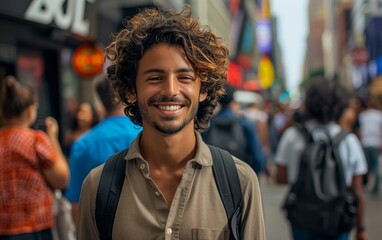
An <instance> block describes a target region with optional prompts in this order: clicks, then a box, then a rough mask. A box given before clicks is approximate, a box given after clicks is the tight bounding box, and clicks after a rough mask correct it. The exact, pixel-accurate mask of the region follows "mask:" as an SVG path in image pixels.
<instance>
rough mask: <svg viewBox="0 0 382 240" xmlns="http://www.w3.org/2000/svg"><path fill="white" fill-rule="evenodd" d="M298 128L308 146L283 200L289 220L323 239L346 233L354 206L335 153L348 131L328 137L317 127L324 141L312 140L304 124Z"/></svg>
mask: <svg viewBox="0 0 382 240" xmlns="http://www.w3.org/2000/svg"><path fill="white" fill-rule="evenodd" d="M297 129H298V130H299V131H300V133H301V134H302V135H303V136H304V138H305V140H306V143H307V145H306V147H305V149H304V150H303V153H302V155H301V157H300V164H299V167H300V168H299V173H298V178H297V180H296V182H295V183H294V184H292V186H291V188H290V190H289V192H288V193H287V196H286V198H285V200H284V203H283V209H284V210H285V211H286V214H287V217H288V219H289V221H290V222H291V223H292V225H295V226H297V227H300V228H302V229H305V230H309V231H312V232H315V233H317V234H320V235H323V236H326V238H330V237H336V236H338V235H339V234H341V233H344V232H349V231H350V230H351V229H352V227H353V226H354V225H355V222H356V215H357V208H356V202H355V198H354V197H353V194H352V193H351V191H350V189H348V188H347V186H346V181H345V176H344V170H343V166H342V161H341V159H340V156H339V152H338V145H339V143H340V142H341V140H343V139H344V137H345V136H346V135H347V134H348V133H347V132H344V131H341V132H340V133H339V134H337V135H336V136H335V137H333V138H331V137H330V135H329V133H328V131H327V129H325V128H320V129H322V132H323V133H324V134H325V135H326V137H327V140H326V141H325V140H314V139H313V137H312V135H311V132H309V131H308V130H307V129H306V127H304V126H303V125H299V126H297ZM315 130H316V129H315ZM326 238H325V239H326Z"/></svg>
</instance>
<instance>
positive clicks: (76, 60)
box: [72, 43, 104, 78]
mask: <svg viewBox="0 0 382 240" xmlns="http://www.w3.org/2000/svg"><path fill="white" fill-rule="evenodd" d="M103 58H104V57H103V52H102V50H101V49H100V48H99V47H98V46H97V45H95V44H89V43H88V44H83V45H81V46H79V47H78V48H76V50H74V53H73V58H72V65H73V68H74V70H75V72H76V73H77V74H78V75H79V76H81V77H85V78H91V77H95V76H96V75H98V74H99V73H101V72H102V69H103Z"/></svg>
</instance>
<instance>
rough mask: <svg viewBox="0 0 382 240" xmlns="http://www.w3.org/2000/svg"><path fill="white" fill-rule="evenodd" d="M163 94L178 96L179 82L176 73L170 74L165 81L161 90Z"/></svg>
mask: <svg viewBox="0 0 382 240" xmlns="http://www.w3.org/2000/svg"><path fill="white" fill-rule="evenodd" d="M161 94H162V95H163V96H169V97H172V96H176V95H178V94H179V82H178V79H177V77H176V76H175V75H173V74H170V75H169V76H167V77H166V79H165V80H164V81H163V86H162V90H161Z"/></svg>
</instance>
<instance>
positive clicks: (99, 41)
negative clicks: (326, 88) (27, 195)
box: [0, 0, 382, 240]
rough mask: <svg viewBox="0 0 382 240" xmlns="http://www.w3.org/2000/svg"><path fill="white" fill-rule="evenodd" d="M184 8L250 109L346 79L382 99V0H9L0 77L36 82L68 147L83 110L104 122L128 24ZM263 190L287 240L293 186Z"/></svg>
mask: <svg viewBox="0 0 382 240" xmlns="http://www.w3.org/2000/svg"><path fill="white" fill-rule="evenodd" d="M185 3H186V4H190V5H191V8H192V13H193V15H195V16H198V17H199V18H200V20H201V22H202V23H203V24H205V25H208V26H209V27H210V28H211V29H212V30H213V31H214V32H216V33H217V34H218V35H219V36H221V37H222V39H223V41H224V42H225V43H226V44H227V45H228V46H229V49H230V64H229V72H228V81H229V82H230V83H231V85H233V86H234V87H235V88H236V89H237V90H239V91H238V92H237V93H236V94H235V100H236V101H237V102H239V103H240V104H241V105H243V106H245V105H248V104H250V103H252V102H258V103H261V105H262V109H263V110H264V111H266V112H268V113H269V112H276V111H277V107H278V106H280V104H285V103H288V106H289V107H290V108H292V109H298V108H299V106H300V102H301V97H302V96H301V94H300V93H301V92H302V91H301V90H302V89H303V88H304V87H305V86H306V84H307V83H308V82H309V81H310V80H311V79H312V78H313V77H314V76H317V75H324V76H326V77H327V78H329V79H334V78H338V79H340V81H342V82H343V83H344V84H346V85H347V86H348V87H349V88H351V89H352V90H354V92H355V93H356V94H357V95H358V96H359V97H360V98H366V96H370V95H372V96H374V97H375V99H382V77H381V76H382V0H157V1H153V0H49V1H46V0H2V1H0V78H3V77H5V76H7V75H14V76H15V77H16V78H17V79H18V80H19V81H22V82H26V83H28V84H32V85H33V86H34V87H35V88H36V89H37V90H38V94H39V96H40V99H39V118H44V117H46V116H47V115H51V116H53V117H55V118H56V119H57V120H58V122H59V124H60V130H61V139H62V137H63V136H62V133H64V132H66V131H67V130H68V129H69V128H70V124H71V122H72V118H73V117H74V116H75V114H76V111H77V108H78V106H79V104H80V103H81V102H90V103H94V104H95V105H96V107H97V109H98V111H99V112H100V113H101V114H102V109H101V107H100V104H99V103H98V100H97V99H96V97H95V94H94V92H93V90H92V89H93V83H94V81H95V79H96V78H98V77H99V76H100V74H102V72H104V71H105V68H106V67H107V63H104V56H103V49H104V47H105V46H107V45H108V44H109V43H110V41H111V34H112V33H116V32H118V31H119V30H120V29H121V28H122V26H123V25H122V22H123V19H125V18H130V17H132V16H133V15H134V14H135V13H136V12H138V11H139V10H140V9H142V8H146V7H156V6H159V7H164V8H173V9H177V10H180V9H181V8H182V5H183V4H185ZM261 184H262V186H263V191H264V205H265V214H266V221H267V222H266V224H267V234H268V239H271V240H272V239H287V234H288V233H287V226H286V222H285V220H284V219H283V216H282V215H281V213H280V211H279V204H280V201H281V198H282V197H283V195H284V192H285V187H282V186H274V185H272V184H271V181H270V180H269V179H264V180H262V181H261ZM369 201H371V202H369V203H368V204H369V205H370V206H372V207H370V208H368V211H370V213H368V214H367V216H368V224H369V225H367V226H371V228H372V229H374V232H375V233H374V234H375V235H373V232H372V233H370V239H380V236H381V233H382V231H381V230H380V229H378V226H377V225H378V224H379V223H380V222H381V221H382V212H381V211H382V207H381V206H382V203H381V201H380V198H379V199H378V202H376V201H377V200H376V199H370V200H369ZM373 226H374V227H373ZM378 236H379V238H378Z"/></svg>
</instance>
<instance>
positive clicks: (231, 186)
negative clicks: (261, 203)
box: [208, 145, 243, 240]
mask: <svg viewBox="0 0 382 240" xmlns="http://www.w3.org/2000/svg"><path fill="white" fill-rule="evenodd" d="M208 147H209V148H210V151H211V154H212V158H213V165H212V171H213V174H214V177H215V182H216V185H217V188H218V190H219V194H220V197H221V199H222V202H223V205H224V208H225V211H226V213H227V218H228V224H229V229H230V238H229V239H230V240H238V239H241V238H240V232H241V211H242V209H241V208H242V204H243V201H242V198H243V197H242V192H241V186H240V180H239V175H238V173H237V169H236V165H235V162H234V160H233V158H232V155H231V154H230V153H229V152H227V151H225V150H222V149H220V148H217V147H214V146H211V145H208Z"/></svg>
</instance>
